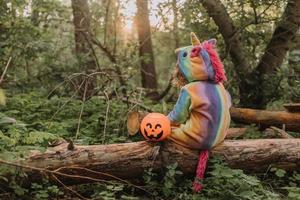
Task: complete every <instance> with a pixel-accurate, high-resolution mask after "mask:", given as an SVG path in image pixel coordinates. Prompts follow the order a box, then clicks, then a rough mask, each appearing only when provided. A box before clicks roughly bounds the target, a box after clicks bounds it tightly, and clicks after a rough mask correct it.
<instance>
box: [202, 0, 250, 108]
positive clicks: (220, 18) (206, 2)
mask: <svg viewBox="0 0 300 200" xmlns="http://www.w3.org/2000/svg"><path fill="white" fill-rule="evenodd" d="M200 2H201V3H202V5H203V7H204V8H205V9H206V10H207V12H208V15H209V16H210V17H211V18H212V19H213V20H214V22H215V23H216V25H217V26H218V28H219V31H220V33H221V35H222V37H223V38H224V41H225V44H226V48H227V50H228V52H229V54H230V56H231V59H232V62H233V64H234V67H235V71H236V73H237V75H238V76H237V78H238V82H239V84H238V85H239V92H240V102H241V105H243V106H246V107H249V106H253V102H252V100H253V98H254V96H249V94H250V95H251V93H249V91H251V89H252V88H253V85H252V84H251V77H250V76H249V75H250V74H251V66H250V63H249V61H248V60H247V59H246V55H245V51H244V48H243V43H242V41H241V36H240V32H239V30H238V29H237V27H235V25H234V23H233V20H232V18H231V17H230V16H229V14H228V13H227V11H226V8H225V6H224V5H223V4H222V2H221V1H220V0H200Z"/></svg>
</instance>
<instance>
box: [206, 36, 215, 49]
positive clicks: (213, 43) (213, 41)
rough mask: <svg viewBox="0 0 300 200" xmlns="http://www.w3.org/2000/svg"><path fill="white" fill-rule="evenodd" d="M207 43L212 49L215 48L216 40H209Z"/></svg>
mask: <svg viewBox="0 0 300 200" xmlns="http://www.w3.org/2000/svg"><path fill="white" fill-rule="evenodd" d="M207 42H208V44H211V45H213V46H214V47H215V46H216V44H217V40H216V39H215V38H212V39H209V40H208V41H207Z"/></svg>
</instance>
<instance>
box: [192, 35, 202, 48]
mask: <svg viewBox="0 0 300 200" xmlns="http://www.w3.org/2000/svg"><path fill="white" fill-rule="evenodd" d="M191 42H192V45H193V46H195V45H199V44H201V43H200V41H199V39H198V38H197V36H196V34H195V33H194V32H191Z"/></svg>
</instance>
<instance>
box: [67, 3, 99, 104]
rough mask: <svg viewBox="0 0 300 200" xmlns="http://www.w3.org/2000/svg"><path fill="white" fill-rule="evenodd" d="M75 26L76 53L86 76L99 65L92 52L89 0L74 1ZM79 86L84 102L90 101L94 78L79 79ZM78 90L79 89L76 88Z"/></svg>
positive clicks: (82, 77)
mask: <svg viewBox="0 0 300 200" xmlns="http://www.w3.org/2000/svg"><path fill="white" fill-rule="evenodd" d="M71 3H72V9H73V24H74V29H75V30H74V33H75V52H76V56H77V58H78V61H79V64H80V69H82V70H83V71H84V72H85V73H86V74H89V73H91V72H93V71H94V70H96V67H97V63H96V60H95V58H94V55H93V52H92V46H91V45H92V43H91V39H90V31H91V28H90V11H89V7H88V2H87V0H72V1H71ZM77 85H83V86H82V87H81V88H80V89H79V93H80V96H81V98H82V99H83V100H86V99H89V98H90V97H91V96H92V95H93V91H94V87H95V79H94V77H90V78H87V77H86V76H81V77H79V80H78V83H77ZM76 89H78V88H76Z"/></svg>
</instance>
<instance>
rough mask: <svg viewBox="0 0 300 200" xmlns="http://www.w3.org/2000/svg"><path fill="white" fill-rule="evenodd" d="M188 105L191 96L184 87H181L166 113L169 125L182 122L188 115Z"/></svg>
mask: <svg viewBox="0 0 300 200" xmlns="http://www.w3.org/2000/svg"><path fill="white" fill-rule="evenodd" d="M190 106H191V96H190V95H189V93H188V91H187V90H186V89H184V88H182V89H181V91H180V94H179V97H178V100H177V102H176V104H175V106H174V108H173V110H172V111H171V112H170V113H169V114H168V118H169V119H170V121H171V125H175V126H176V125H179V124H182V123H184V122H185V121H186V120H187V119H188V117H189V112H190Z"/></svg>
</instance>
